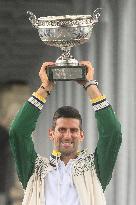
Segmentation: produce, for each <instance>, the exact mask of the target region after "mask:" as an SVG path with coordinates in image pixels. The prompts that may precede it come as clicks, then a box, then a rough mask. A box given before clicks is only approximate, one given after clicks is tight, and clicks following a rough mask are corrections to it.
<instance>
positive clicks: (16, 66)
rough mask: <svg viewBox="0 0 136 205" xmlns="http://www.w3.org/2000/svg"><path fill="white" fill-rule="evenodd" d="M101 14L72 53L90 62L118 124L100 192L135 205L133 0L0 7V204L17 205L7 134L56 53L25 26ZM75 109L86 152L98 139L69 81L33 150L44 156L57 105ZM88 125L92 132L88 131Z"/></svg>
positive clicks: (0, 3)
mask: <svg viewBox="0 0 136 205" xmlns="http://www.w3.org/2000/svg"><path fill="white" fill-rule="evenodd" d="M97 7H99V8H102V14H101V17H100V21H99V23H98V24H97V25H96V26H95V27H94V29H93V33H92V36H91V39H90V40H89V41H88V43H86V44H83V45H81V46H78V47H77V48H73V49H72V54H73V55H74V57H76V58H77V59H78V60H90V61H91V62H92V64H93V66H94V68H95V79H97V80H98V81H99V87H100V89H101V90H102V92H103V93H104V94H106V95H107V98H108V100H109V102H110V103H111V104H112V106H113V108H114V110H115V112H116V113H117V115H118V118H119V120H120V122H121V124H122V132H123V143H122V146H121V149H120V152H119V156H118V159H117V162H116V166H115V170H114V172H113V177H112V180H111V182H110V184H109V186H108V188H107V190H106V192H105V195H106V199H107V204H108V205H128V204H129V205H134V204H135V194H136V174H135V169H136V137H135V133H136V126H135V122H136V100H135V99H136V85H135V77H136V24H135V22H136V1H135V0H129V1H127V0H119V1H117V0H84V1H83V0H69V1H64V0H38V1H36V0H27V1H26V0H21V1H17V0H12V1H9V0H0V97H1V98H0V99H1V101H0V205H20V204H21V201H22V198H23V191H22V186H21V184H20V183H19V181H18V178H17V174H16V168H15V164H14V161H13V158H12V156H11V152H10V148H9V142H8V129H9V126H10V123H11V121H12V119H13V118H14V116H15V114H16V112H17V111H18V109H19V108H20V107H21V106H22V104H23V103H24V102H25V100H27V99H28V97H29V96H30V95H31V93H32V92H33V91H34V90H36V89H37V88H38V86H39V85H40V82H39V77H38V72H39V69H40V66H41V64H42V63H43V62H44V61H55V60H56V59H57V57H59V55H60V54H61V51H60V50H59V49H57V48H54V47H49V46H46V45H44V43H43V42H42V41H41V40H40V38H39V36H38V32H37V30H36V29H34V28H33V27H32V25H31V23H30V22H29V20H28V15H27V13H26V12H27V11H28V10H30V11H32V12H33V13H34V14H35V15H36V16H37V17H41V16H52V15H53V16H55V15H65V14H69V15H70V14H71V15H72V14H73V15H76V14H92V12H93V11H94V10H95V9H96V8H97ZM66 104H67V105H72V106H75V107H76V108H78V109H79V110H80V112H81V114H82V116H83V120H84V130H85V133H86V139H85V142H84V144H83V146H84V147H89V150H90V151H93V150H94V148H95V146H96V144H97V140H98V137H97V136H98V133H97V130H96V124H95V118H94V112H93V111H92V108H91V105H90V102H89V100H88V98H87V96H86V93H85V91H84V90H83V89H82V88H81V87H80V86H79V85H77V84H76V83H75V82H57V84H56V87H55V90H54V91H53V93H52V94H51V96H50V97H49V99H48V100H47V103H46V105H45V109H44V110H43V112H42V114H41V116H40V118H39V121H38V123H37V128H36V131H35V133H34V140H35V149H36V151H37V152H39V153H40V154H42V155H49V154H50V152H51V149H52V146H51V144H49V141H48V139H47V130H48V127H49V126H50V122H51V118H52V115H53V113H54V111H55V110H56V109H57V108H58V107H59V106H62V105H66ZM90 125H91V126H90Z"/></svg>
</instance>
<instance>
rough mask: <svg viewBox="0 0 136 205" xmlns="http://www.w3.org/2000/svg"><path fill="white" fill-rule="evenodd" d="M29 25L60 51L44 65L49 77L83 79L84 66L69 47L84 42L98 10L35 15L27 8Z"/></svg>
mask: <svg viewBox="0 0 136 205" xmlns="http://www.w3.org/2000/svg"><path fill="white" fill-rule="evenodd" d="M27 13H28V14H29V15H30V17H29V20H30V21H31V23H32V25H33V26H34V27H35V28H37V29H38V33H39V36H40V38H41V40H42V41H43V42H44V43H45V44H47V45H49V46H55V47H58V48H60V49H61V50H62V52H63V53H62V55H61V56H60V57H59V58H58V59H57V60H56V62H55V65H53V66H49V67H48V68H47V75H48V78H49V80H53V81H57V80H63V81H64V80H85V76H86V66H84V65H79V62H78V61H77V60H76V59H75V58H74V57H73V56H72V55H71V54H70V50H71V48H72V47H74V46H77V45H80V44H83V43H85V42H87V41H88V40H89V38H90V36H91V33H92V28H93V26H94V25H95V24H96V23H97V22H98V18H99V16H100V13H101V9H99V8H98V9H96V10H95V11H94V12H93V15H65V16H47V17H40V18H36V16H35V15H34V14H33V13H32V12H30V11H28V12H27Z"/></svg>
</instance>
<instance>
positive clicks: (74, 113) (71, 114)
mask: <svg viewBox="0 0 136 205" xmlns="http://www.w3.org/2000/svg"><path fill="white" fill-rule="evenodd" d="M61 117H64V118H74V119H78V120H79V122H80V129H81V130H82V117H81V115H80V113H79V111H78V110H77V109H75V108H74V107H72V106H63V107H60V108H58V109H57V110H56V112H55V113H54V116H53V119H52V128H53V129H54V128H55V126H56V121H57V119H59V118H61Z"/></svg>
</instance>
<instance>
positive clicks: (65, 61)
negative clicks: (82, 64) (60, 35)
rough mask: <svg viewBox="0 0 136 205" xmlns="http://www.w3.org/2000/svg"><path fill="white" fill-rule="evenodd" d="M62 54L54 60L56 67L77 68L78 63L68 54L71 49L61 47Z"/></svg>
mask: <svg viewBox="0 0 136 205" xmlns="http://www.w3.org/2000/svg"><path fill="white" fill-rule="evenodd" d="M61 50H62V51H63V53H62V54H61V56H60V57H59V58H58V59H57V60H56V65H57V66H78V65H79V63H78V61H77V60H76V59H75V58H74V57H73V56H72V55H71V54H70V50H71V47H62V48H61Z"/></svg>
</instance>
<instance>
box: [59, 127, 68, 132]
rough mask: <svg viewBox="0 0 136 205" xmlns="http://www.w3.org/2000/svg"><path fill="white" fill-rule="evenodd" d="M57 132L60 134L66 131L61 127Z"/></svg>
mask: <svg viewBox="0 0 136 205" xmlns="http://www.w3.org/2000/svg"><path fill="white" fill-rule="evenodd" d="M58 131H59V132H61V133H62V132H66V129H65V128H63V127H62V128H59V129H58Z"/></svg>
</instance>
